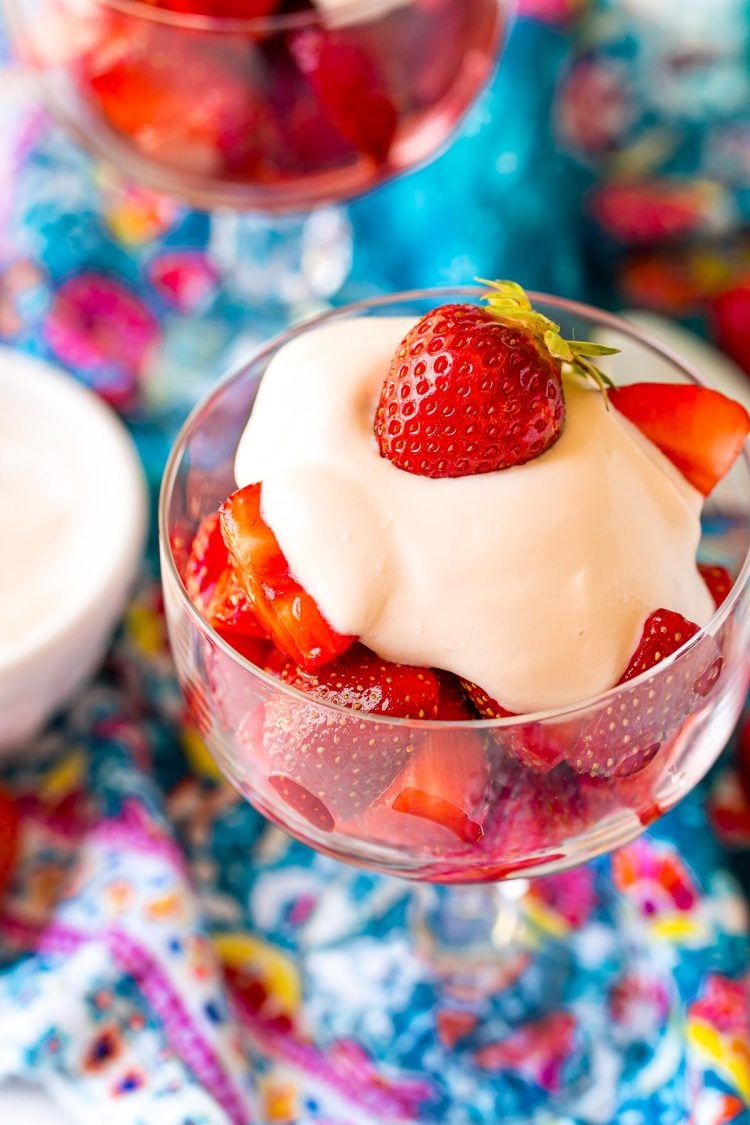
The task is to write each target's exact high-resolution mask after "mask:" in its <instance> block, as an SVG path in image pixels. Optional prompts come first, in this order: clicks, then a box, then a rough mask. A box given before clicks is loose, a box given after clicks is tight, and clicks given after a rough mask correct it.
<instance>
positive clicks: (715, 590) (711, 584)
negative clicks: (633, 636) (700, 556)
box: [698, 563, 732, 609]
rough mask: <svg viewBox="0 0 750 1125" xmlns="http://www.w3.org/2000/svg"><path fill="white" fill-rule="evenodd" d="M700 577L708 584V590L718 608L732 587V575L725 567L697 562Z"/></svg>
mask: <svg viewBox="0 0 750 1125" xmlns="http://www.w3.org/2000/svg"><path fill="white" fill-rule="evenodd" d="M698 570H699V571H700V574H701V578H702V579H703V581H704V582H705V583H706V585H707V586H708V592H709V593H710V595H711V597H712V598H713V599H714V604H715V606H716V608H717V609H718V608H719V606H720V605H721V604H722V603H723V602H724V601H725V599H726V596H727V594H728V593H729V591H730V590H731V589H732V576H731V574H730V573H729V571H728V570H727V569H726V567H723V566H709V565H708V564H707V563H698Z"/></svg>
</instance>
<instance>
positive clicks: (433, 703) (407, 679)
mask: <svg viewBox="0 0 750 1125" xmlns="http://www.w3.org/2000/svg"><path fill="white" fill-rule="evenodd" d="M273 663H274V664H275V670H276V671H277V674H279V675H280V676H281V678H282V679H283V680H284V681H285V682H286V683H288V684H289V685H290V686H292V687H295V688H297V689H298V690H300V691H304V692H305V693H307V694H309V695H311V696H313V697H314V698H315V700H316V701H317V700H319V701H321V703H328V704H331V703H333V704H336V705H337V706H339V707H346V708H348V709H350V710H351V711H352V714H351V715H346V714H343V713H341V712H339V711H335V710H332V709H331V708H329V707H321V706H309V707H308V706H305V704H304V703H302V702H300V701H298V700H295V699H292V698H290V697H287V696H285V695H282V694H281V693H279V694H277V695H275V696H273V697H272V698H271V699H270V700H269V701H268V702H267V704H266V709H265V719H264V723H263V732H262V748H263V755H264V757H265V760H266V763H267V765H268V767H269V769H270V772H271V774H272V775H273V778H274V779H275V780H274V781H273V784H274V787H275V788H276V789H277V791H278V792H279V793H281V795H282V796H283V797H284V799H285V800H286V801H287V803H289V804H290V805H292V806H293V807H294V808H295V809H296V810H297V811H298V812H300V813H302V815H303V816H306V817H307V819H309V820H311V822H312V823H315V824H317V825H318V826H319V827H321V826H323V824H324V822H326V821H327V820H328V819H329V818H330V822H331V825H330V826H331V827H333V824H334V817H337V818H338V819H339V820H340V819H342V818H343V819H349V818H350V817H351V816H353V815H355V814H356V813H357V812H358V811H359V810H360V809H362V808H364V807H366V806H367V805H369V804H371V803H372V802H373V801H374V800H376V799H377V798H378V797H379V796H380V795H381V794H382V793H383V792H384V791H385V790H386V789H387V788H388V786H389V785H390V783H391V782H392V781H393V778H394V777H395V776H396V775H397V774H398V773H399V771H400V770H401V769H402V768H403V766H404V763H405V762H406V760H407V758H408V756H409V754H410V753H411V752H412V748H413V743H414V739H412V740H411V741H410V740H409V737H408V734H407V733H406V732H404V731H401V730H399V729H398V728H389V727H387V726H375V725H374V724H372V723H367V722H366V721H365V720H363V719H361V718H360V717H359V716H358V715H357V714H356V713H357V712H363V713H365V714H367V713H371V714H376V715H389V716H392V717H394V718H403V719H425V718H427V719H434V718H435V716H436V714H437V709H438V681H437V677H436V676H435V674H434V672H431V671H430V670H429V669H428V668H416V667H413V666H411V665H405V664H394V663H392V662H390V661H386V660H381V659H380V658H379V657H377V656H375V654H374V653H372V652H369V651H368V650H367V649H366V648H364V647H363V646H361V645H356V646H354V647H353V648H352V649H350V650H349V651H348V652H346V653H345V654H344V655H343V656H340V657H339V658H338V660H336V661H335V662H334V663H333V664H329V665H328V666H327V667H326V668H323V669H321V670H320V671H318V672H317V673H314V674H313V673H310V672H306V671H304V670H302V669H300V668H297V667H295V666H294V665H293V664H290V663H288V662H287V663H286V665H284V666H282V667H281V668H280V669H279V668H278V661H275V662H273ZM322 809H325V814H324V813H323V812H322Z"/></svg>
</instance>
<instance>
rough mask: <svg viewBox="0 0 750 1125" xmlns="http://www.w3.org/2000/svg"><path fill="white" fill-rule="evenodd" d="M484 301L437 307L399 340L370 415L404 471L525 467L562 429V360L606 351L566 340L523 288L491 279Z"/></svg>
mask: <svg viewBox="0 0 750 1125" xmlns="http://www.w3.org/2000/svg"><path fill="white" fill-rule="evenodd" d="M486 299H487V301H488V307H487V308H480V307H479V306H477V305H442V306H441V307H440V308H437V309H433V311H432V312H430V313H428V314H427V315H426V316H424V317H422V319H421V320H420V321H419V322H418V323H417V324H415V326H414V327H413V328H412V329H411V331H410V332H409V333H407V335H406V337H405V338H404V340H403V341H402V342H401V344H400V345H399V347H398V349H397V351H396V354H395V355H394V357H393V360H392V362H391V366H390V370H389V372H388V376H387V378H386V381H385V383H384V385H383V389H382V391H381V394H380V400H379V402H378V407H377V412H376V415H375V436H376V437H377V440H378V445H379V448H380V453H381V455H382V456H383V457H385V458H386V459H387V460H388V461H390V462H392V464H394V465H396V466H397V467H398V468H399V469H404V470H405V471H406V472H409V473H415V474H416V475H418V476H426V477H464V476H473V475H475V474H478V473H491V472H495V471H497V470H499V469H507V468H510V467H511V466H513V465H523V464H524V463H525V462H526V461H531V460H532V459H533V458H534V457H539V456H540V454H542V453H544V451H545V450H546V449H549V448H550V446H551V445H553V444H554V443H555V442H556V441H557V439H558V437H559V436H560V434H561V432H562V428H563V423H564V421H565V401H564V397H563V387H562V378H561V361H562V360H565V361H566V362H569V363H572V364H573V366H574V367H575V368H576V369H577V370H579V371H582V372H583V373H585V374H586V375H589V376H593V377H594V378H596V380H597V381H598V382H601V381H602V380H603V376H601V373H600V372H598V371H597V369H596V368H595V367H594V366H593V364H592V363H591V362H590V361H589V360H588V359H587V358H586V357H587V356H588V355H599V354H607V353H608V352H609V351H611V349H606V348H601V347H599V346H597V345H595V344H571V343H570V342H569V341H566V340H563V339H561V337H560V335H559V327H558V325H556V324H554V323H553V322H552V321H550V320H548V319H547V317H545V316H543V315H542V314H541V313H538V312H535V311H534V310H533V309H532V306H531V303H530V301H529V299H528V297H527V296H526V294H525V293H524V291H523V289H521V287H520V286H518V285H515V284H514V283H512V282H496V283H494V284H493V287H492V290H491V291H490V292H489V293H488V294H487V297H486Z"/></svg>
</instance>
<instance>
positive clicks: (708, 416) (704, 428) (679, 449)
mask: <svg viewBox="0 0 750 1125" xmlns="http://www.w3.org/2000/svg"><path fill="white" fill-rule="evenodd" d="M609 399H610V402H611V403H612V405H613V406H615V407H617V409H618V410H619V411H620V413H622V414H624V415H625V417H626V418H628V419H629V420H630V421H631V422H632V423H633V425H635V426H637V427H638V429H639V430H640V431H641V432H642V433H643V434H645V436H646V437H647V438H648V439H649V441H652V442H653V443H654V445H655V446H657V448H658V449H660V450H661V451H662V453H663V454H664V455H665V457H668V458H669V460H670V461H671V462H672V464H673V465H675V466H676V467H677V468H678V469H679V470H680V472H681V473H682V474H683V476H684V477H685V478H686V479H687V480H688V481H689V482H690V484H692V485H693V487H694V488H697V489H698V491H699V492H700V493H702V494H703V495H704V496H708V494H709V492H711V490H712V489H713V488H714V487H715V485H716V484H718V482H719V481H720V480H721V479H722V477H724V476H726V474H727V473H728V472H729V470H730V469H731V467H732V465H733V464H734V462H735V461H736V459H737V457H738V456H739V454H740V452H741V450H742V446H743V445H744V443H745V441H746V439H747V436H748V434H750V415H748V413H747V411H746V410H745V408H744V406H740V404H739V403H738V402H734V401H733V400H732V399H729V398H727V397H726V396H725V395H723V394H720V393H719V391H714V390H710V389H709V388H708V387H693V386H686V385H680V384H673V383H633V384H632V385H631V386H629V387H617V388H614V389H612V390H611V391H610V392H609Z"/></svg>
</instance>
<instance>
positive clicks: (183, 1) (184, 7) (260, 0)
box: [142, 0, 277, 20]
mask: <svg viewBox="0 0 750 1125" xmlns="http://www.w3.org/2000/svg"><path fill="white" fill-rule="evenodd" d="M142 2H143V3H146V4H148V5H150V6H151V7H152V8H163V9H164V10H165V11H167V12H179V13H180V14H181V15H187V16H208V17H210V18H211V19H234V20H251V19H262V18H263V17H265V16H270V15H272V14H273V13H274V12H275V11H276V7H277V0H142Z"/></svg>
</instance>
